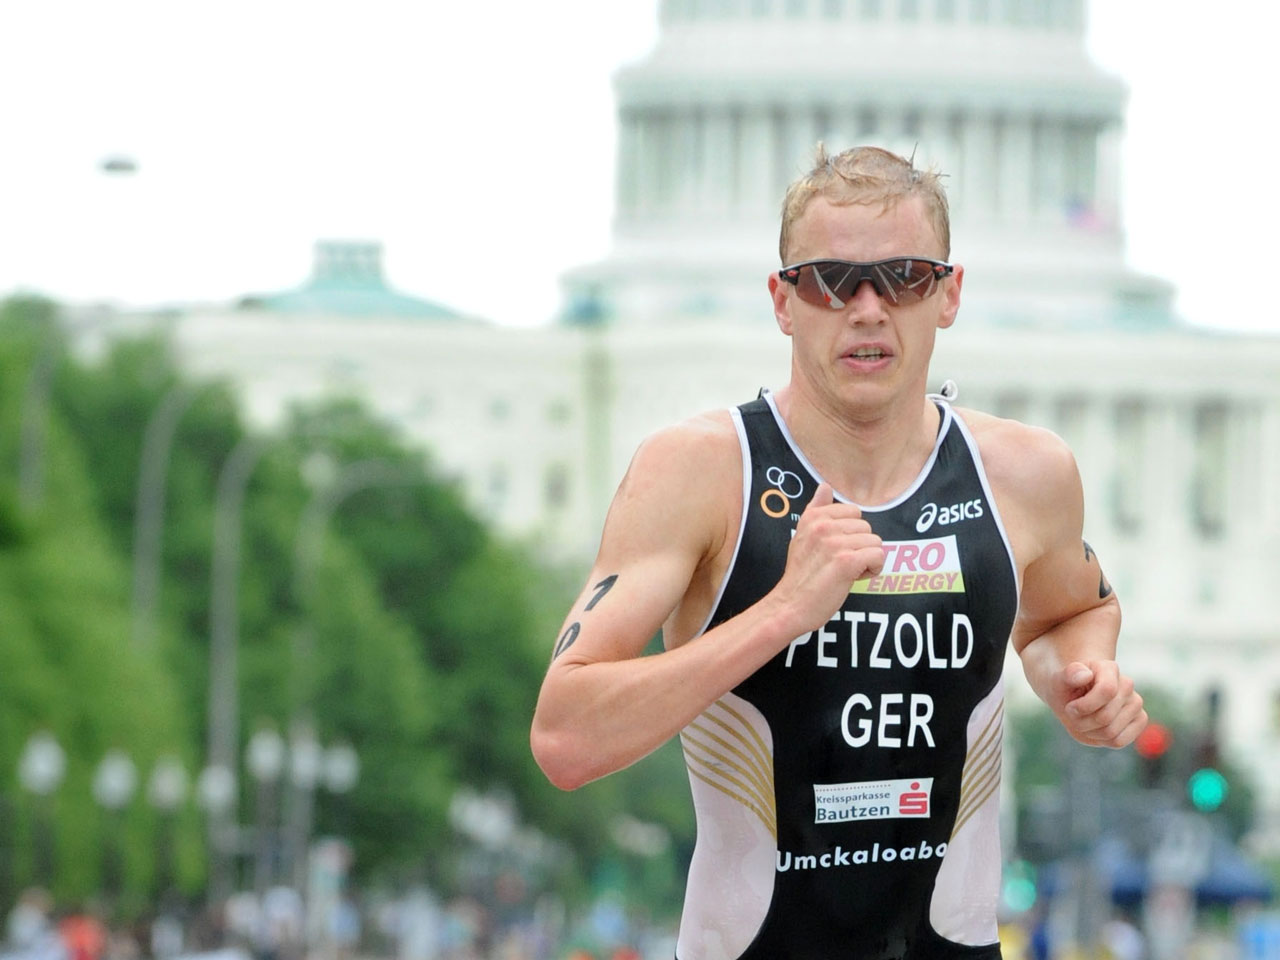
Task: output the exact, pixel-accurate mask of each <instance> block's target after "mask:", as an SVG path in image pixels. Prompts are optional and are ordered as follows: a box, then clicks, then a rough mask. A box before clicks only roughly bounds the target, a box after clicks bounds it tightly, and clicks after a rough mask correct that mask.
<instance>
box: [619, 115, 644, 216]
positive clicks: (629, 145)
mask: <svg viewBox="0 0 1280 960" xmlns="http://www.w3.org/2000/svg"><path fill="white" fill-rule="evenodd" d="M642 146H643V140H642V138H641V136H640V125H639V122H638V120H637V117H636V114H635V113H634V112H633V111H631V110H621V111H619V113H618V156H617V160H616V163H615V165H614V176H615V177H616V178H617V182H616V184H615V187H614V195H615V196H616V197H617V201H616V203H617V216H618V219H619V220H621V221H626V220H631V219H632V218H633V217H634V216H635V213H636V210H637V208H638V207H639V205H640V161H641V156H640V151H641V149H642Z"/></svg>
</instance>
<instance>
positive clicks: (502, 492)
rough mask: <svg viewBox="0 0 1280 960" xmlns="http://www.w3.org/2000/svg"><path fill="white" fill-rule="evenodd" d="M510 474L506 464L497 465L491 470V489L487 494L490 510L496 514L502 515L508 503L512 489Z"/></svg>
mask: <svg viewBox="0 0 1280 960" xmlns="http://www.w3.org/2000/svg"><path fill="white" fill-rule="evenodd" d="M510 477H511V475H510V472H509V471H508V470H507V465H506V464H505V463H495V464H493V465H492V466H491V467H490V468H489V489H488V491H487V494H486V499H487V500H488V506H489V509H490V510H491V511H492V512H493V513H496V514H500V513H502V510H503V507H504V506H505V505H506V502H507V491H508V488H509V487H510Z"/></svg>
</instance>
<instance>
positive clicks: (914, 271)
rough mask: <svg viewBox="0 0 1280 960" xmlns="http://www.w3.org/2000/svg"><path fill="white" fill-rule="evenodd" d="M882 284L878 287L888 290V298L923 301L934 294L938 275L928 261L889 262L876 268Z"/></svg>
mask: <svg viewBox="0 0 1280 960" xmlns="http://www.w3.org/2000/svg"><path fill="white" fill-rule="evenodd" d="M874 269H875V272H876V274H877V276H878V277H879V280H880V283H878V284H877V285H876V286H877V287H880V288H881V289H883V290H888V291H889V293H888V296H890V297H891V299H893V300H894V301H895V302H897V301H898V300H923V299H924V298H925V297H927V296H929V294H931V293H933V288H934V286H935V285H936V283H937V279H938V275H937V272H936V270H935V267H934V265H933V264H932V263H930V262H929V261H928V260H909V259H907V258H903V259H900V260H887V261H885V262H884V263H881V264H877V265H876V267H875V268H874Z"/></svg>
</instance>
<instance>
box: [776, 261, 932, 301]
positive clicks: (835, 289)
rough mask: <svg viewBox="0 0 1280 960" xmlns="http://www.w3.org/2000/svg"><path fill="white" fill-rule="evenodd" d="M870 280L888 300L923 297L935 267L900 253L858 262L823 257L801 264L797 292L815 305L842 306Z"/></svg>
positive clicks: (909, 299)
mask: <svg viewBox="0 0 1280 960" xmlns="http://www.w3.org/2000/svg"><path fill="white" fill-rule="evenodd" d="M863 280H868V281H870V283H871V285H872V286H873V287H875V290H876V293H877V294H879V295H880V296H881V297H884V298H885V299H886V300H888V301H889V302H890V303H895V304H896V303H901V302H903V301H906V302H913V301H916V300H923V299H924V298H925V297H927V296H929V294H931V293H933V291H934V288H935V287H936V286H937V280H938V274H937V268H936V267H935V265H934V264H932V263H930V262H929V261H928V260H913V259H910V258H907V257H900V258H898V259H894V260H883V261H881V262H879V263H872V264H858V263H849V262H848V261H845V260H825V261H822V262H820V263H814V264H808V265H806V266H804V267H801V268H800V275H799V276H798V277H797V278H796V294H797V295H798V296H799V297H800V299H801V300H803V301H804V302H805V303H810V304H813V305H814V306H817V307H830V308H831V309H833V310H840V309H843V308H844V306H845V304H847V303H848V302H849V301H850V300H851V299H853V294H854V291H855V290H856V289H857V286H858V284H860V283H861V282H862V281H863Z"/></svg>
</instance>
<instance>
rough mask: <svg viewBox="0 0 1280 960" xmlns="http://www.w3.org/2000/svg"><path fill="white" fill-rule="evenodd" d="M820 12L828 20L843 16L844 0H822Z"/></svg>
mask: <svg viewBox="0 0 1280 960" xmlns="http://www.w3.org/2000/svg"><path fill="white" fill-rule="evenodd" d="M822 12H823V13H824V14H825V15H826V17H827V19H828V20H839V19H840V18H841V17H843V16H844V0H822Z"/></svg>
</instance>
